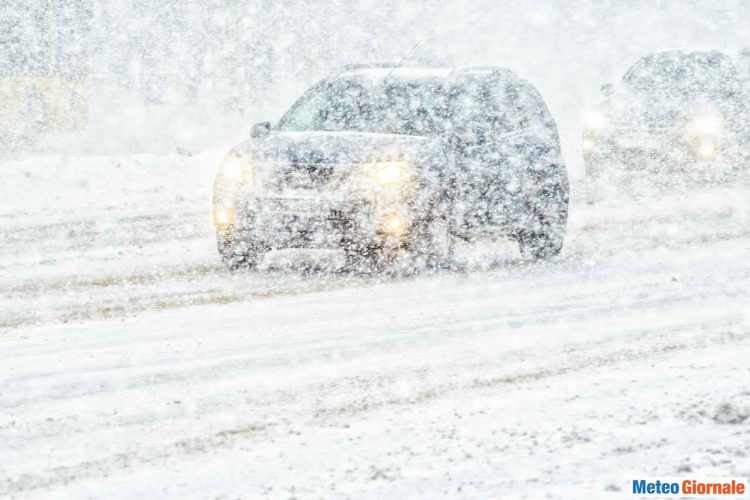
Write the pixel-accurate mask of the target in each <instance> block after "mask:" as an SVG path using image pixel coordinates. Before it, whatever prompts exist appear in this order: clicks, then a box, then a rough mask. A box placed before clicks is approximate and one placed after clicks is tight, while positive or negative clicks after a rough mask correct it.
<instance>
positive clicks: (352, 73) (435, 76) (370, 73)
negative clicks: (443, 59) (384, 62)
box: [338, 67, 453, 82]
mask: <svg viewBox="0 0 750 500" xmlns="http://www.w3.org/2000/svg"><path fill="white" fill-rule="evenodd" d="M452 71H453V70H452V69H451V68H427V67H408V68H403V67H401V68H399V67H390V68H389V67H385V68H383V67H376V68H354V69H348V70H345V71H343V72H341V73H339V75H338V76H339V77H347V78H362V79H365V80H370V81H371V82H380V81H383V80H384V79H385V78H386V77H388V79H389V80H403V81H414V80H442V79H445V78H447V77H448V76H449V75H450V74H451V72H452Z"/></svg>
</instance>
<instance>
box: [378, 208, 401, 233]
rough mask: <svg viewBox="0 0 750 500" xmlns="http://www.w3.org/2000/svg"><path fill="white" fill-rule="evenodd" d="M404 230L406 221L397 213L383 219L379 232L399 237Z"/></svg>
mask: <svg viewBox="0 0 750 500" xmlns="http://www.w3.org/2000/svg"><path fill="white" fill-rule="evenodd" d="M405 229H406V220H404V218H403V217H402V216H401V214H399V213H398V212H392V213H390V214H388V215H387V216H386V217H385V219H383V224H382V226H381V230H382V231H383V233H385V234H387V235H399V234H401V233H403V232H404V230H405Z"/></svg>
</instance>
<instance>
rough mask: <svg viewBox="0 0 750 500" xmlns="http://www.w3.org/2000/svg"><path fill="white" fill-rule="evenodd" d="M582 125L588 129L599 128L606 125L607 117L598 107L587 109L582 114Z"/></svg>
mask: <svg viewBox="0 0 750 500" xmlns="http://www.w3.org/2000/svg"><path fill="white" fill-rule="evenodd" d="M583 126H584V128H586V129H589V130H599V129H602V128H604V127H606V126H607V117H606V116H605V114H604V113H602V112H601V111H599V110H598V109H588V110H586V112H585V113H584V115H583Z"/></svg>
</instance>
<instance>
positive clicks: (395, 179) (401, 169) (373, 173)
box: [363, 160, 409, 187]
mask: <svg viewBox="0 0 750 500" xmlns="http://www.w3.org/2000/svg"><path fill="white" fill-rule="evenodd" d="M363 173H364V176H365V179H366V180H367V181H370V182H367V183H368V184H373V183H374V184H375V185H376V186H380V187H391V186H400V185H403V184H404V183H405V182H406V181H407V179H408V178H409V164H408V163H407V162H405V161H401V160H398V161H378V162H373V163H368V164H366V165H363Z"/></svg>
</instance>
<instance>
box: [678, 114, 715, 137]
mask: <svg viewBox="0 0 750 500" xmlns="http://www.w3.org/2000/svg"><path fill="white" fill-rule="evenodd" d="M722 129H723V120H722V119H721V115H719V114H718V113H714V112H706V113H701V114H699V115H696V116H695V117H693V119H692V120H690V122H689V123H688V126H687V131H688V133H689V134H690V135H693V136H707V135H708V136H717V135H721V132H722Z"/></svg>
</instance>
